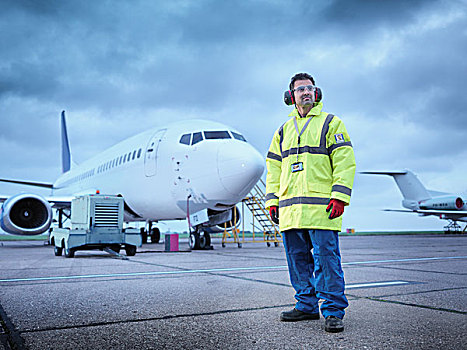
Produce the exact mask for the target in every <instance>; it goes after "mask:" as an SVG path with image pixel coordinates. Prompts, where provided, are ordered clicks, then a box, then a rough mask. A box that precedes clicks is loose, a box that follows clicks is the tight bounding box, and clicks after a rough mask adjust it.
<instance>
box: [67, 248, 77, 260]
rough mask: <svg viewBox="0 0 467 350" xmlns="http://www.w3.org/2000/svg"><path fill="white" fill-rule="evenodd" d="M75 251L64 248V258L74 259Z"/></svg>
mask: <svg viewBox="0 0 467 350" xmlns="http://www.w3.org/2000/svg"><path fill="white" fill-rule="evenodd" d="M74 257H75V250H74V249H73V248H65V258H74Z"/></svg>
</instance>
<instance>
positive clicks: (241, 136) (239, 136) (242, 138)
mask: <svg viewBox="0 0 467 350" xmlns="http://www.w3.org/2000/svg"><path fill="white" fill-rule="evenodd" d="M231 133H232V136H233V137H234V139H237V140H240V141H245V142H246V139H245V138H244V137H243V135H240V134H237V133H236V132H233V131H231Z"/></svg>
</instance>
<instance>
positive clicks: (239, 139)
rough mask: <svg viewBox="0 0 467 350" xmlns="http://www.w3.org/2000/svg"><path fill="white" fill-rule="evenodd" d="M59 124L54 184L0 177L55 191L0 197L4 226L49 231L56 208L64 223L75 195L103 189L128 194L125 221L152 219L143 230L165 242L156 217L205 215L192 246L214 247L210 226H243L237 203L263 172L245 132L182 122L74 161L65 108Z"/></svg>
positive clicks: (12, 231)
mask: <svg viewBox="0 0 467 350" xmlns="http://www.w3.org/2000/svg"><path fill="white" fill-rule="evenodd" d="M61 126H62V129H61V134H62V167H63V174H62V175H61V176H60V177H59V178H58V179H57V180H56V181H55V182H54V183H53V184H52V183H50V184H47V183H37V182H31V181H19V180H10V179H0V181H3V182H10V183H16V184H22V185H30V186H39V187H45V188H49V189H51V195H50V196H49V197H45V198H44V197H42V196H39V195H37V194H33V193H21V194H17V195H14V196H11V197H7V196H0V202H3V205H2V207H1V211H0V225H1V228H2V229H3V230H4V231H5V232H7V233H9V234H17V235H37V234H41V233H43V232H45V231H47V230H48V229H49V228H50V225H51V223H52V219H53V213H52V208H54V209H57V211H58V224H59V227H62V224H63V221H64V220H66V219H64V218H63V216H65V217H67V218H69V215H70V207H71V200H72V199H73V198H74V197H76V196H78V195H84V194H93V193H102V194H113V195H121V196H123V198H124V207H125V221H126V222H133V221H145V222H147V223H148V225H147V229H146V230H145V229H142V236H143V242H145V241H146V240H147V236H148V235H150V236H151V241H159V238H160V231H159V229H157V228H156V227H151V226H152V222H157V221H160V220H177V219H180V220H182V219H187V218H189V217H190V214H193V213H203V215H204V217H205V218H206V220H204V222H202V223H199V224H198V225H196V226H195V225H193V231H192V232H191V234H190V246H191V247H192V248H204V247H208V246H209V245H210V236H209V227H211V228H213V227H214V228H215V227H218V229H222V230H223V229H224V224H228V225H229V226H230V225H237V224H238V221H239V220H240V214H239V213H238V210H237V208H236V206H235V205H236V203H238V202H240V201H241V200H242V199H243V198H244V197H245V196H246V195H247V194H248V193H249V192H250V190H251V189H252V188H253V187H254V185H255V184H256V183H257V181H258V180H259V178H260V177H261V175H262V174H263V171H264V159H263V157H262V156H261V154H260V153H259V152H258V151H257V150H256V149H255V148H254V147H253V146H252V145H251V144H249V143H248V142H247V141H246V140H245V138H244V137H243V136H242V134H241V133H240V132H238V131H237V130H235V129H233V128H231V127H228V126H226V125H224V124H221V123H217V122H212V121H206V120H188V121H178V122H175V123H173V124H170V125H167V126H165V127H160V128H154V129H149V130H147V131H145V132H143V133H141V134H139V135H136V136H133V137H131V138H128V139H126V140H124V141H122V142H120V143H118V144H116V145H115V146H113V147H111V148H109V149H107V150H105V151H103V152H102V153H100V154H97V155H96V156H94V157H93V158H91V159H89V160H87V161H85V162H83V163H82V164H80V165H75V164H74V163H73V161H72V159H71V152H70V146H69V142H68V133H67V129H66V122H65V113H64V112H62V116H61ZM234 210H236V211H237V212H236V213H235V214H236V215H233V211H234ZM233 217H236V218H237V222H236V223H232V219H233ZM190 231H191V229H190Z"/></svg>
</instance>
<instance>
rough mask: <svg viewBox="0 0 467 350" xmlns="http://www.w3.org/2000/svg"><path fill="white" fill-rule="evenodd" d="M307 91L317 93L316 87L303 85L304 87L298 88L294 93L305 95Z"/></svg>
mask: <svg viewBox="0 0 467 350" xmlns="http://www.w3.org/2000/svg"><path fill="white" fill-rule="evenodd" d="M305 90H308V91H310V92H313V91H315V87H314V86H313V85H302V86H297V87H296V88H295V89H294V90H293V91H297V92H300V93H303V92H305Z"/></svg>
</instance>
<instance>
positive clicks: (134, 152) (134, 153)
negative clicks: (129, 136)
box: [131, 150, 136, 160]
mask: <svg viewBox="0 0 467 350" xmlns="http://www.w3.org/2000/svg"><path fill="white" fill-rule="evenodd" d="M135 157H136V150H134V151H133V157H131V160H133V159H135Z"/></svg>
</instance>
